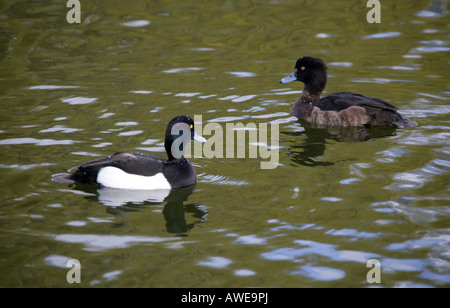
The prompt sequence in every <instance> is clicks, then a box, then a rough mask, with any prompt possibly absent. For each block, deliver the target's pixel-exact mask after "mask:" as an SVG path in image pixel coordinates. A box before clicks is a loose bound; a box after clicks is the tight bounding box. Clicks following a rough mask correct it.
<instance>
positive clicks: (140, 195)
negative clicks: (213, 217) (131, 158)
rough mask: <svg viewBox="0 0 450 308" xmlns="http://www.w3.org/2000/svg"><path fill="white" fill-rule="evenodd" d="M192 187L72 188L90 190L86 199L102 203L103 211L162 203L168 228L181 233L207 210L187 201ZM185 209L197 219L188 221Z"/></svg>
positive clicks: (202, 218) (114, 212) (124, 210)
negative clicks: (151, 188)
mask: <svg viewBox="0 0 450 308" xmlns="http://www.w3.org/2000/svg"><path fill="white" fill-rule="evenodd" d="M195 187H196V185H191V186H187V187H183V188H177V189H167V190H166V189H162V190H128V189H113V188H107V187H96V186H93V185H87V184H76V185H75V187H74V189H76V190H80V191H82V192H84V193H87V194H89V195H88V196H86V199H88V200H91V201H94V202H100V203H101V204H103V205H105V206H106V212H107V213H109V214H112V215H123V214H125V213H128V212H136V211H140V210H142V209H144V208H148V207H149V206H153V205H161V204H164V203H165V205H164V209H163V216H164V219H165V221H166V230H167V232H169V233H177V234H179V235H182V234H183V233H186V232H189V231H190V230H191V229H192V228H194V226H195V225H196V224H199V223H203V222H204V221H205V217H206V215H207V214H208V213H207V211H206V210H205V209H204V206H203V205H202V204H198V203H187V200H188V199H189V196H190V195H191V194H192V192H193V191H194V190H195ZM186 213H190V214H192V216H193V217H195V218H197V219H198V220H197V221H195V222H193V223H189V224H188V223H187V222H186Z"/></svg>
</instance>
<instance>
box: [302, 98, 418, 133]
mask: <svg viewBox="0 0 450 308" xmlns="http://www.w3.org/2000/svg"><path fill="white" fill-rule="evenodd" d="M311 105H312V106H313V107H316V108H312V110H311V112H310V113H309V116H310V117H311V120H312V121H313V122H320V121H322V122H323V123H322V124H331V125H339V126H380V125H392V124H395V125H397V126H399V127H412V126H416V125H417V124H416V123H415V122H412V121H410V120H407V119H404V118H403V117H402V116H401V115H400V114H399V113H398V112H397V110H398V109H397V108H396V107H395V106H394V105H392V104H390V103H388V102H386V101H385V100H382V99H379V98H376V97H371V96H365V95H361V94H357V93H353V92H335V93H331V94H329V95H327V96H325V97H323V98H321V99H318V100H316V101H314V102H312V103H311ZM305 120H308V119H305ZM327 122H329V123H327Z"/></svg>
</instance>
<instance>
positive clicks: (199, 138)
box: [194, 132, 206, 143]
mask: <svg viewBox="0 0 450 308" xmlns="http://www.w3.org/2000/svg"><path fill="white" fill-rule="evenodd" d="M194 140H195V141H198V142H201V143H205V142H206V139H205V138H203V137H202V136H200V135H199V134H197V132H195V134H194Z"/></svg>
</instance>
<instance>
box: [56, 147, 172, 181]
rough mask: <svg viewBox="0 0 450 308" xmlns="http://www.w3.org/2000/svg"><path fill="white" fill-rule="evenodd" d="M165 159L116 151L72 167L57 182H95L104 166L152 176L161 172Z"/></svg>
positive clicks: (138, 153) (145, 154)
mask: <svg viewBox="0 0 450 308" xmlns="http://www.w3.org/2000/svg"><path fill="white" fill-rule="evenodd" d="M165 161H166V160H165V159H163V158H160V157H158V156H155V155H151V154H147V153H140V152H118V153H115V154H113V155H110V156H107V157H102V158H99V159H95V160H91V161H89V162H86V163H84V164H81V165H79V166H76V167H73V168H71V169H70V170H69V172H72V171H75V170H76V171H75V172H74V173H73V174H68V175H66V176H65V177H63V176H61V177H60V178H57V179H56V181H57V182H64V183H87V184H96V183H97V176H98V173H99V171H100V170H101V169H102V168H105V167H116V168H119V169H121V170H122V171H124V172H126V173H129V174H135V175H143V176H154V175H156V174H158V173H161V172H162V169H163V165H164V162H165Z"/></svg>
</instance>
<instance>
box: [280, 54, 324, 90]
mask: <svg viewBox="0 0 450 308" xmlns="http://www.w3.org/2000/svg"><path fill="white" fill-rule="evenodd" d="M327 69H328V68H327V65H326V64H325V62H323V60H322V59H319V58H314V57H310V56H304V57H301V58H299V59H298V60H297V63H296V64H295V68H294V72H293V73H292V74H290V75H289V76H287V77H285V78H283V79H281V80H280V83H289V82H292V81H296V80H297V81H301V82H303V83H304V84H305V91H307V92H309V93H311V94H320V93H322V91H323V90H324V89H325V86H326V84H327Z"/></svg>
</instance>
